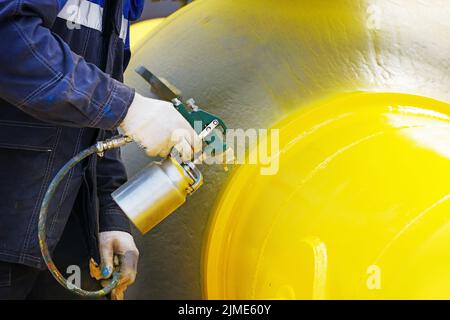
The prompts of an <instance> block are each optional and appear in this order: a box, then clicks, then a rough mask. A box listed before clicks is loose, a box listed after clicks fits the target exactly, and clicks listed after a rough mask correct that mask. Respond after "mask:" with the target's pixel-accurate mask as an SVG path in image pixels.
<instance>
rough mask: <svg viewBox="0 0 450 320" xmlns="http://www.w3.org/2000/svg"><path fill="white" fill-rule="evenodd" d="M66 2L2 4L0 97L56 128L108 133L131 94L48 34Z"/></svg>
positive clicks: (4, 0)
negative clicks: (105, 130) (92, 129)
mask: <svg viewBox="0 0 450 320" xmlns="http://www.w3.org/2000/svg"><path fill="white" fill-rule="evenodd" d="M63 4H64V0H0V34H1V35H2V37H1V39H0V41H1V43H0V98H1V99H3V100H5V101H7V102H8V103H10V104H12V105H14V106H16V107H18V108H20V109H21V110H23V111H24V112H26V113H28V114H30V115H31V116H33V117H35V118H38V119H40V120H42V121H46V122H51V123H55V124H57V125H64V126H75V127H93V128H101V129H107V130H112V129H114V128H116V127H117V126H118V125H119V124H120V122H121V121H122V120H123V118H124V117H125V115H126V112H127V110H128V108H129V106H130V104H131V102H132V100H133V98H134V90H133V89H131V88H129V87H127V86H126V85H124V84H122V83H120V82H119V81H116V80H115V79H112V78H111V77H110V76H109V75H107V74H106V73H104V72H102V71H101V70H100V69H99V68H97V67H96V66H95V65H93V64H90V63H87V62H86V61H85V60H84V59H83V58H82V57H80V56H78V55H77V54H75V53H74V52H72V51H71V49H70V48H69V46H68V45H67V44H66V43H65V42H64V41H63V40H62V39H61V38H60V37H59V36H57V35H56V34H53V33H52V32H51V30H50V28H51V26H52V25H53V23H54V21H55V19H56V18H57V15H58V13H59V11H60V10H61V8H62V7H63Z"/></svg>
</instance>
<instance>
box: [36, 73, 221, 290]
mask: <svg viewBox="0 0 450 320" xmlns="http://www.w3.org/2000/svg"><path fill="white" fill-rule="evenodd" d="M136 72H137V73H139V74H140V75H141V76H142V77H143V78H144V79H145V80H146V81H147V82H148V83H149V84H150V86H151V90H152V91H153V92H154V93H155V94H156V95H157V96H158V97H159V98H161V99H163V100H169V101H172V103H173V106H174V108H176V109H177V110H178V111H179V112H180V114H181V115H182V116H183V117H184V118H185V119H186V120H187V121H188V122H189V124H190V125H191V126H192V127H193V128H194V130H195V131H196V132H197V134H198V135H199V137H200V139H201V140H202V141H203V142H204V144H206V145H211V144H214V146H215V148H214V150H215V151H216V152H217V151H219V153H223V152H229V150H228V148H227V146H226V144H225V143H224V142H223V140H222V137H223V133H224V132H225V131H226V129H227V128H226V125H225V123H224V122H223V121H222V120H221V119H220V118H219V117H217V116H215V115H213V114H211V113H208V112H206V111H204V110H202V109H200V108H199V107H198V106H197V105H196V103H195V101H194V100H193V99H189V100H187V101H186V102H183V99H182V97H181V95H180V94H179V93H178V90H176V89H175V88H173V87H172V86H171V85H170V84H168V83H166V82H165V81H164V80H161V79H159V78H158V77H156V76H155V75H153V74H152V73H151V72H150V71H149V70H147V69H146V68H145V67H143V66H141V67H139V68H138V69H137V70H136ZM171 87H172V88H171ZM219 130H220V131H221V132H220V131H219ZM130 142H132V139H131V138H129V137H127V136H118V137H114V138H111V139H108V140H106V141H99V142H98V143H97V144H96V145H94V146H92V147H90V148H88V149H86V150H84V151H82V152H80V153H79V154H78V155H76V156H75V157H73V158H72V159H71V160H69V162H67V163H66V164H65V165H64V167H62V168H61V169H60V171H59V172H58V173H57V175H56V176H55V177H54V178H53V180H52V182H51V183H50V185H49V187H48V189H47V191H46V194H45V196H44V200H43V202H42V205H41V210H40V214H39V224H38V237H39V246H40V248H41V253H42V257H43V259H44V261H45V263H46V265H47V267H48V269H49V271H50V272H51V273H52V275H53V276H54V278H55V279H56V280H57V281H58V282H59V283H60V284H61V285H62V286H63V287H65V288H66V289H68V290H70V291H72V292H74V293H77V294H79V295H82V296H86V297H100V296H104V295H107V294H109V293H110V292H111V291H112V290H113V289H114V288H115V287H116V286H117V284H118V282H119V274H118V273H117V272H113V275H112V281H111V282H110V284H109V285H108V286H107V287H105V288H103V289H101V290H99V291H86V290H83V289H81V288H79V287H77V286H75V285H73V284H71V283H68V282H67V280H66V279H65V278H64V276H63V275H62V274H61V272H60V271H59V270H58V268H57V267H56V266H55V264H54V262H53V259H52V257H51V255H50V252H49V250H48V247H47V243H46V238H47V237H46V220H47V214H48V208H49V205H50V201H51V200H52V198H53V196H54V194H55V191H56V189H57V187H58V186H59V184H60V183H61V181H62V180H63V179H64V177H65V176H66V175H67V174H68V172H69V171H70V170H71V169H72V168H73V167H75V166H76V165H77V164H78V163H80V162H81V161H82V160H84V159H86V158H87V157H89V156H91V155H97V156H99V157H102V156H103V155H104V153H105V152H107V151H108V150H111V149H116V148H120V147H122V146H124V145H126V144H128V143H130ZM195 157H196V156H195ZM195 157H194V158H195ZM202 184H203V175H202V173H201V172H200V170H199V169H198V168H197V166H196V165H195V160H194V159H193V160H192V161H183V160H182V159H181V156H180V155H179V153H178V151H177V150H176V149H175V148H173V149H172V151H171V153H170V155H169V156H168V157H167V158H166V159H163V160H161V161H154V162H152V163H150V164H149V165H148V166H146V167H145V168H144V169H143V170H142V171H141V172H139V173H138V174H137V175H136V176H135V177H133V178H132V179H130V180H129V181H128V182H127V183H126V184H124V185H123V186H121V187H120V188H119V189H117V190H116V191H115V192H113V194H112V198H113V199H114V201H115V202H116V203H117V204H118V205H119V207H120V208H121V209H122V210H123V211H124V212H125V214H126V215H127V216H128V218H129V219H130V220H131V221H132V222H133V224H134V225H135V226H136V227H137V229H138V230H139V231H140V232H141V233H142V234H145V233H147V232H148V231H150V230H151V229H152V228H153V227H155V226H156V225H157V224H158V223H160V222H161V221H162V220H164V219H165V218H166V217H167V216H169V215H170V214H171V213H173V212H174V211H175V210H176V209H178V208H179V207H180V206H181V205H183V204H184V203H185V202H186V198H187V197H188V196H189V195H192V194H193V193H194V192H195V191H197V190H198V189H199V188H200V187H201V186H202Z"/></svg>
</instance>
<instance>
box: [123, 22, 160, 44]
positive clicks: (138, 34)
mask: <svg viewBox="0 0 450 320" xmlns="http://www.w3.org/2000/svg"><path fill="white" fill-rule="evenodd" d="M163 21H164V18H159V19H150V20H145V21H141V22H138V23H135V24H133V25H131V29H130V35H131V36H130V46H131V51H133V52H135V51H137V50H139V48H140V47H141V46H142V45H143V44H144V43H145V40H146V38H147V37H148V35H149V34H151V33H152V32H153V31H154V30H155V29H156V27H157V26H159V25H160V24H161V22H163Z"/></svg>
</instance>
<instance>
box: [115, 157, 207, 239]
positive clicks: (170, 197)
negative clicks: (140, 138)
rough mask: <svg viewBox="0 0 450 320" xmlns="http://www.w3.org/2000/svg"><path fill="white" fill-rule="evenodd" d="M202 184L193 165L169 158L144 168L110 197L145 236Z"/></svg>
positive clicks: (199, 175) (201, 179)
mask: <svg viewBox="0 0 450 320" xmlns="http://www.w3.org/2000/svg"><path fill="white" fill-rule="evenodd" d="M202 184H203V175H202V173H201V172H200V171H199V170H198V169H197V167H196V166H195V165H194V163H192V162H187V163H184V162H183V163H181V164H180V163H179V162H178V161H177V160H176V159H174V158H173V157H168V158H167V159H166V160H164V161H162V162H153V163H151V164H150V165H148V166H147V167H145V168H144V169H143V170H142V171H141V172H140V173H138V174H137V175H136V176H135V177H133V178H132V179H130V180H129V181H128V182H127V183H126V184H124V185H123V186H121V187H120V188H119V189H117V190H116V191H114V192H113V194H112V197H113V199H114V201H115V202H116V203H117V204H118V205H119V207H120V208H121V209H122V210H123V211H124V212H125V214H126V215H127V216H128V218H129V219H130V220H131V221H132V222H133V223H134V225H135V226H136V227H137V228H138V229H139V231H140V232H141V233H142V234H145V233H147V232H148V231H150V230H151V229H152V228H153V227H155V226H156V225H157V224H159V223H160V222H161V221H162V220H164V219H165V218H167V216H169V215H170V214H171V213H173V212H174V211H175V210H176V209H178V208H179V207H180V206H181V205H183V204H184V203H185V202H186V198H187V196H188V195H190V194H192V193H194V192H195V191H196V190H197V189H198V188H199V187H200V186H201V185H202Z"/></svg>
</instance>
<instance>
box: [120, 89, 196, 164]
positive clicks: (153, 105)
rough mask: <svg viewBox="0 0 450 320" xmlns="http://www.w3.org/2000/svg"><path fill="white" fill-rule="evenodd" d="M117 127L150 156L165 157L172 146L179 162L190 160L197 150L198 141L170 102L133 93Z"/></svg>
mask: <svg viewBox="0 0 450 320" xmlns="http://www.w3.org/2000/svg"><path fill="white" fill-rule="evenodd" d="M120 128H121V129H122V130H123V131H125V134H126V135H127V136H129V137H131V138H132V139H133V140H134V141H135V142H136V143H138V144H139V145H140V146H141V147H143V148H144V149H145V151H146V152H147V154H148V155H149V156H151V157H156V156H159V157H162V158H165V157H167V156H168V155H169V153H170V151H171V149H172V147H174V146H175V147H176V149H177V150H178V151H179V152H180V154H181V157H182V159H183V160H191V159H192V158H193V155H194V154H195V153H197V152H198V151H200V150H201V145H202V142H201V140H200V138H199V137H198V135H197V134H196V132H195V131H194V129H192V127H191V126H190V124H189V123H188V122H187V121H186V119H184V118H183V116H182V115H181V114H180V113H179V112H178V111H177V110H176V109H175V108H174V106H173V104H172V103H170V102H166V101H162V100H156V99H150V98H146V97H144V96H142V95H140V94H139V93H137V92H136V95H135V97H134V100H133V102H132V104H131V106H130V108H129V110H128V113H127V115H126V117H125V119H124V120H123V122H122V124H121V125H120Z"/></svg>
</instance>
